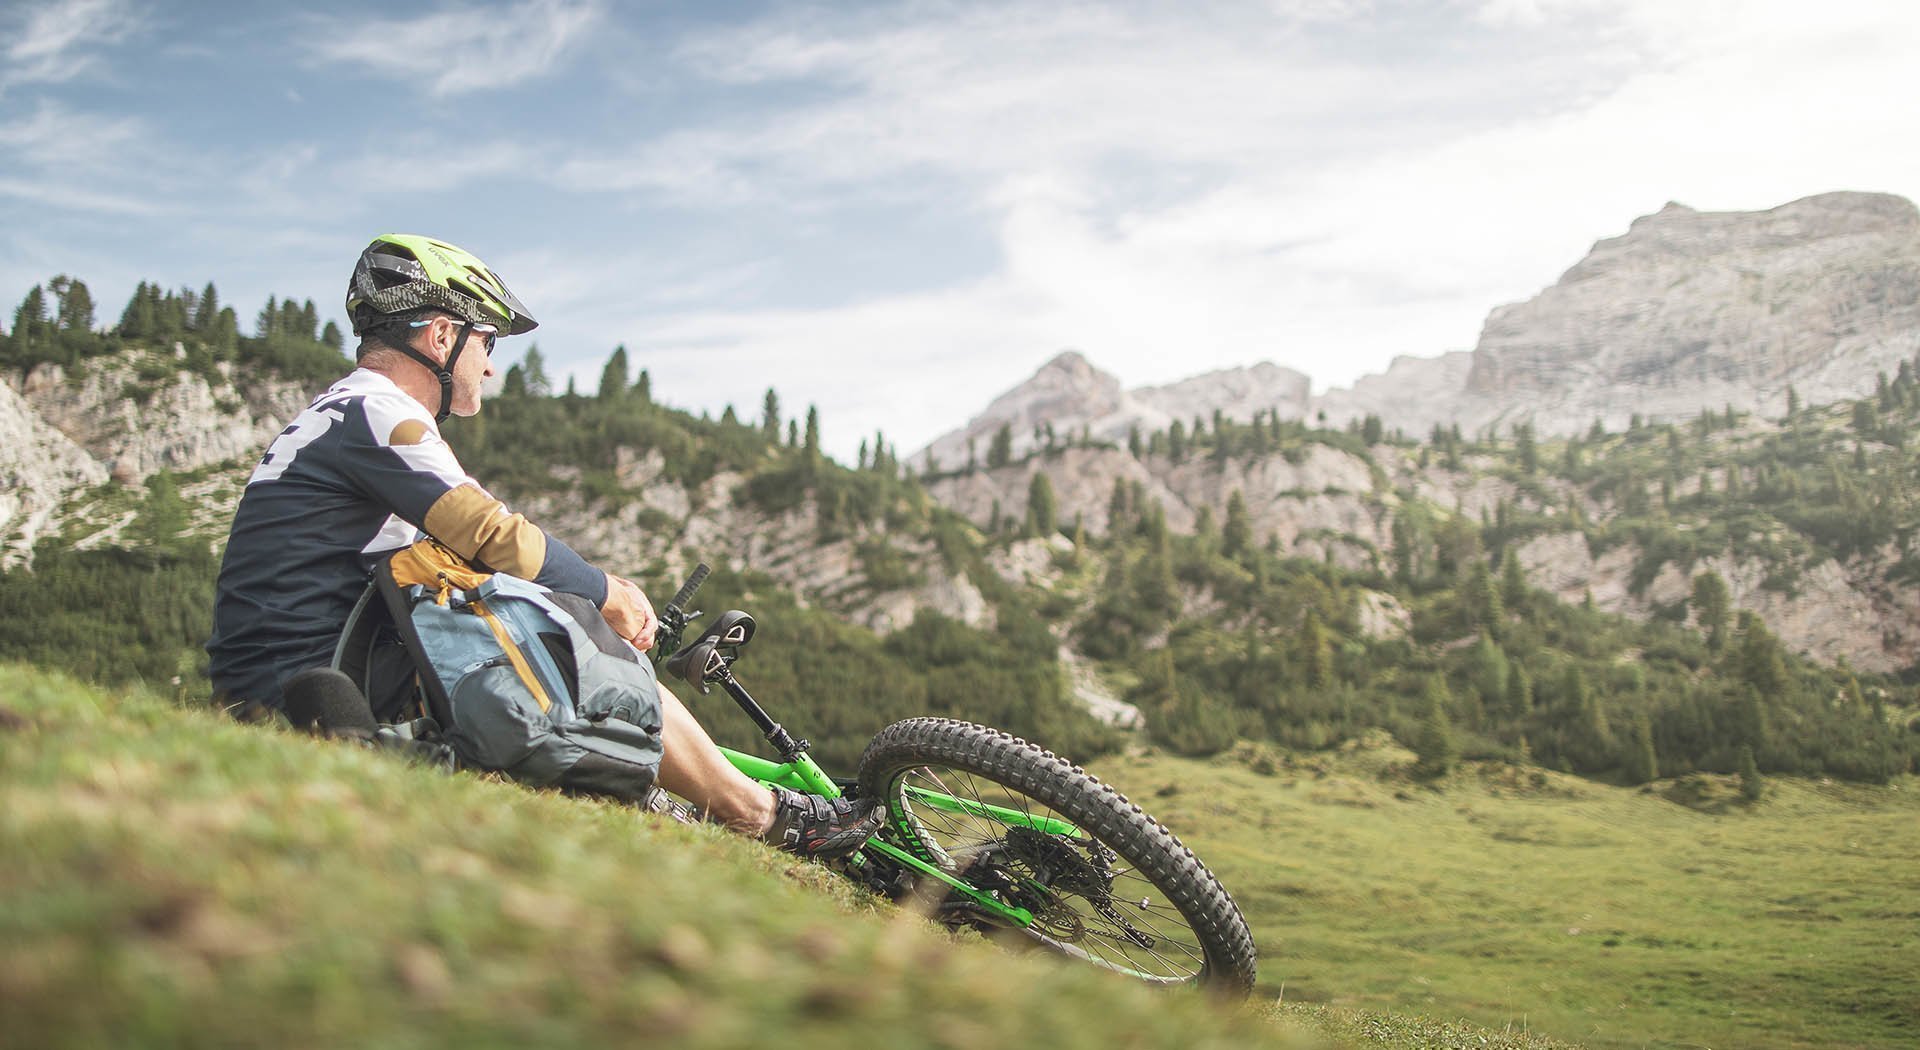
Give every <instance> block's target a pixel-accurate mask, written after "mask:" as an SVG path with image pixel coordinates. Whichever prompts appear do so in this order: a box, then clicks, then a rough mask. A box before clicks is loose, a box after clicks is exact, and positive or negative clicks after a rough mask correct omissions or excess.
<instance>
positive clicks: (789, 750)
mask: <svg viewBox="0 0 1920 1050" xmlns="http://www.w3.org/2000/svg"><path fill="white" fill-rule="evenodd" d="M707 571H708V569H707V566H706V565H705V564H704V563H703V564H701V565H700V566H699V567H697V568H696V569H695V570H694V572H693V575H692V576H690V577H688V579H687V582H686V583H685V584H683V585H681V587H680V592H679V593H678V594H676V595H674V597H673V600H672V601H670V602H668V603H667V605H666V608H665V609H664V610H663V615H662V616H661V623H662V633H661V635H660V641H661V642H662V644H663V649H662V651H663V652H672V651H674V650H675V649H676V648H677V647H678V646H679V644H680V632H681V630H682V629H683V628H685V627H686V625H687V622H688V619H689V616H690V615H698V614H689V613H687V612H685V609H686V606H687V604H688V603H689V602H690V601H692V599H693V594H694V592H695V591H696V590H697V589H699V587H700V583H701V581H702V580H705V579H706V577H707ZM752 626H753V625H752V620H751V618H750V617H747V618H745V623H744V627H745V630H744V632H743V633H742V635H741V637H739V638H738V639H735V640H733V643H732V646H731V647H730V648H725V649H722V650H721V651H720V652H719V656H720V658H719V659H718V660H717V661H716V664H717V666H713V667H708V668H703V669H701V671H700V672H698V675H699V678H698V681H697V683H696V684H698V685H699V686H700V691H701V692H703V693H704V692H706V690H707V686H708V685H719V686H721V687H722V688H723V689H725V690H726V692H727V694H728V695H730V696H732V697H733V700H734V702H735V703H737V704H739V705H740V710H741V711H742V712H744V713H745V714H746V715H747V717H748V718H750V719H752V720H753V723H754V724H755V725H756V726H758V727H759V728H760V731H761V733H762V734H763V735H765V737H766V739H767V743H769V744H771V745H773V748H774V750H775V751H777V752H779V753H780V755H781V756H783V757H784V758H785V759H786V761H784V762H775V761H772V760H770V759H765V758H761V757H760V756H758V755H750V754H747V753H746V752H744V751H735V750H733V749H731V748H725V747H723V748H721V749H720V752H721V754H722V755H724V756H726V759H727V761H728V762H729V763H731V764H732V765H733V768H735V769H738V770H739V771H740V772H742V773H745V774H746V775H747V776H749V777H752V778H753V779H754V780H757V781H759V782H760V783H762V784H767V785H777V786H779V787H783V788H787V789H789V790H792V791H799V792H804V793H806V794H810V795H823V796H825V797H827V798H839V797H840V794H841V792H840V785H839V784H838V783H836V782H835V781H834V779H833V778H832V777H830V776H828V775H827V773H826V771H825V770H823V769H821V768H820V764H819V763H817V762H815V761H814V760H813V756H811V755H809V754H807V742H806V741H804V740H797V739H795V738H794V736H793V734H791V733H789V732H787V730H786V729H785V728H784V727H782V726H781V725H780V724H779V723H777V722H775V721H774V720H773V718H772V716H770V715H768V714H767V712H766V710H765V709H764V708H762V707H761V706H760V704H759V702H758V701H756V700H754V698H753V696H752V694H750V693H748V692H747V690H746V687H745V686H743V685H741V684H740V681H739V680H738V679H736V678H734V677H733V670H732V664H733V661H734V660H735V659H738V657H739V648H738V647H739V646H740V645H744V644H746V640H747V639H748V638H751V637H752V634H753V632H752ZM703 640H704V639H703ZM720 641H721V639H718V638H714V639H712V640H711V641H708V644H717V643H719V642H720ZM689 680H690V681H691V680H693V679H692V678H690V679H689ZM906 792H907V797H908V798H909V799H911V800H912V802H913V803H914V805H916V806H924V807H926V808H927V809H929V810H940V811H943V812H948V813H960V814H965V815H969V816H975V817H980V818H983V819H987V820H993V821H997V822H999V823H1001V824H1005V825H1009V826H1014V827H1027V828H1032V829H1034V830H1036V831H1042V832H1045V833H1047V834H1052V835H1067V836H1072V837H1075V838H1078V837H1080V829H1079V828H1078V827H1075V826H1074V825H1073V824H1071V823H1069V822H1068V821H1064V820H1060V819H1058V818H1055V817H1035V816H1033V815H1031V814H1028V813H1025V812H1022V811H1020V810H1015V809H1009V808H1007V807H1004V806H995V805H990V804H988V803H985V802H982V801H980V800H977V799H964V798H959V797H956V796H954V795H949V794H946V793H944V792H939V791H930V790H927V789H925V788H920V787H910V788H907V789H906ZM900 831H901V833H902V834H903V835H906V836H909V837H911V836H914V835H916V834H917V832H915V830H914V829H913V828H911V827H903V828H901V829H900ZM869 851H871V852H873V853H876V854H881V855H883V856H885V857H887V858H889V859H891V860H892V861H893V862H895V863H897V864H899V865H901V866H902V867H905V868H908V869H911V870H912V871H915V872H918V873H919V874H920V875H922V876H924V877H926V878H930V879H937V880H939V881H940V882H943V883H945V884H946V885H947V886H948V887H950V888H951V889H952V890H953V891H954V892H955V893H958V894H959V895H961V896H963V897H965V898H966V899H967V900H969V901H971V902H972V905H973V906H974V907H975V908H977V909H978V910H979V912H980V913H981V914H982V916H983V917H985V918H987V919H989V920H991V921H994V922H999V923H1002V924H1005V925H1009V926H1022V927H1024V926H1031V925H1032V924H1033V913H1032V912H1030V911H1028V910H1027V909H1025V908H1020V907H1015V906H1013V905H1010V904H1006V903H1004V902H1002V901H999V900H997V899H995V898H994V897H993V895H992V894H989V893H985V892H982V891H981V890H979V889H977V888H975V887H973V886H969V885H967V884H966V883H965V882H963V881H962V880H960V879H959V878H957V877H955V876H954V875H952V874H949V873H948V872H946V871H944V870H942V869H941V868H940V867H939V866H937V865H935V864H932V863H930V862H928V861H925V860H922V859H921V858H919V857H917V856H915V855H914V854H913V853H911V852H909V851H907V850H904V849H901V848H900V847H898V846H896V845H894V844H893V843H891V842H888V841H886V838H885V833H884V832H883V833H881V834H878V835H875V836H874V837H873V838H871V839H868V840H867V843H866V845H864V846H862V847H861V848H860V851H859V852H857V853H855V854H854V855H853V857H852V858H850V859H849V861H848V863H849V865H850V866H852V867H855V868H859V867H861V866H863V865H865V864H867V863H870V861H869V860H868V858H867V856H866V854H867V853H868V852H869Z"/></svg>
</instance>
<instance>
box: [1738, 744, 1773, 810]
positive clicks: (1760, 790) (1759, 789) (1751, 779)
mask: <svg viewBox="0 0 1920 1050" xmlns="http://www.w3.org/2000/svg"><path fill="white" fill-rule="evenodd" d="M1739 761H1740V797H1741V798H1744V799H1746V800H1747V801H1748V802H1758V801H1760V798H1761V796H1763V795H1765V794H1766V793H1767V785H1766V782H1765V781H1763V780H1761V779H1760V763H1758V762H1756V761H1754V758H1753V748H1751V747H1749V746H1747V745H1746V744H1741V745H1740V759H1739Z"/></svg>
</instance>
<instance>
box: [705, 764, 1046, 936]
mask: <svg viewBox="0 0 1920 1050" xmlns="http://www.w3.org/2000/svg"><path fill="white" fill-rule="evenodd" d="M720 753H721V754H722V755H724V756H726V759H727V761H728V762H729V763H731V764H732V765H733V768H735V769H738V770H739V771H740V772H742V773H745V774H746V775H747V776H749V777H752V778H753V779H755V780H757V781H759V782H760V783H762V784H768V785H778V786H780V787H784V788H787V789H789V790H792V791H801V792H805V793H807V794H810V795H824V796H826V797H827V798H839V797H840V785H839V784H836V783H835V782H834V780H833V778H832V777H830V776H828V775H827V773H826V771H825V770H823V769H821V768H820V764H819V763H818V762H815V761H814V760H813V756H812V755H809V754H807V753H806V752H805V751H797V752H795V754H794V756H793V758H792V759H791V760H790V761H787V762H774V761H772V760H770V759H765V758H761V757H760V756H758V755H750V754H747V753H746V752H744V751H735V750H733V749H732V748H726V747H723V748H721V749H720ZM907 795H908V797H909V798H911V799H912V800H913V801H914V803H915V804H916V805H922V806H926V807H927V808H929V809H937V810H941V811H943V812H948V813H961V814H965V815H967V816H974V817H981V818H984V819H988V820H993V821H996V822H998V823H1001V824H1006V825H1009V826H1014V827H1027V828H1032V829H1034V830H1035V831H1041V832H1045V833H1047V834H1049V835H1068V836H1073V837H1078V836H1079V835H1080V829H1079V828H1078V827H1076V826H1074V825H1073V824H1072V823H1070V822H1068V821H1065V820H1061V819H1059V818H1058V817H1035V816H1032V815H1031V814H1028V813H1025V812H1022V811H1020V810H1017V809H1008V808H1007V807H1005V806H995V805H990V804H988V803H984V802H979V801H976V800H973V799H965V798H959V797H956V796H954V795H949V794H946V793H945V792H940V791H930V790H927V789H926V788H918V787H915V788H908V789H907ZM861 849H862V851H865V850H873V851H875V852H877V853H882V854H885V855H886V856H887V857H889V858H891V859H893V860H894V861H895V862H897V863H899V864H901V865H904V866H906V867H908V868H912V869H913V870H914V871H916V872H919V873H920V874H922V875H925V876H927V877H928V878H933V879H938V880H939V881H941V882H944V883H946V884H947V885H948V886H949V887H950V888H952V889H953V890H954V891H956V892H958V893H960V894H961V895H962V896H965V897H966V898H967V899H969V900H971V901H972V902H973V903H974V905H975V906H976V907H978V908H979V909H980V910H981V911H983V912H985V913H986V915H987V917H988V918H991V919H997V920H999V921H1001V922H1004V923H1006V924H1008V925H1012V926H1030V925H1032V924H1033V913H1032V912H1030V911H1028V910H1027V909H1025V908H1019V907H1015V906H1013V905H1009V904H1005V903H1002V902H1001V901H999V900H996V899H995V898H994V897H993V896H992V895H991V894H986V893H982V892H981V891H980V890H978V889H976V888H974V887H972V886H969V885H967V884H966V883H965V882H962V881H961V880H959V879H958V878H955V877H954V876H953V875H951V874H949V873H947V872H946V871H943V870H941V869H940V868H939V867H937V866H935V865H933V864H930V863H928V862H927V861H924V860H921V859H920V858H919V857H916V856H914V855H913V854H912V853H909V852H907V851H906V850H903V849H901V848H899V847H898V846H895V845H893V844H892V843H890V842H887V841H885V840H884V839H882V838H881V837H880V836H878V835H876V836H874V837H873V838H871V839H868V840H867V844H866V845H865V846H863V847H861Z"/></svg>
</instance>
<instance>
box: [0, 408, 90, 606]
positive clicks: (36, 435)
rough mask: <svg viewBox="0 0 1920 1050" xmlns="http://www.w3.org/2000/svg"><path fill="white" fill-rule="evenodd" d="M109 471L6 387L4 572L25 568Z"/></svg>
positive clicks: (0, 514) (0, 525) (2, 426)
mask: <svg viewBox="0 0 1920 1050" xmlns="http://www.w3.org/2000/svg"><path fill="white" fill-rule="evenodd" d="M106 480H107V468H106V467H105V466H104V465H102V464H101V463H100V461H99V460H97V459H95V458H93V457H92V456H90V455H88V454H87V450H86V449H83V448H81V447H80V446H79V445H77V444H75V443H74V442H73V440H72V439H71V438H69V437H67V436H66V435H65V434H62V433H61V432H60V431H58V430H56V429H54V428H53V427H51V426H49V425H47V423H46V421H45V420H43V419H41V418H40V416H39V415H38V414H37V413H35V412H34V411H33V408H32V406H31V405H29V404H28V403H27V401H26V399H25V398H23V397H21V396H20V395H19V394H18V393H17V392H15V391H14V389H13V387H12V386H10V385H8V384H6V383H0V571H4V570H7V569H11V568H13V567H14V566H16V565H20V564H23V563H25V562H26V561H27V560H28V559H30V558H31V557H32V554H33V545H34V544H35V543H36V542H38V541H39V540H40V538H41V537H42V536H43V535H46V534H47V533H48V532H49V531H51V530H52V529H53V528H55V527H57V524H58V520H59V516H60V512H61V510H62V508H63V507H65V506H66V505H67V503H68V501H69V500H70V499H71V498H72V497H73V495H74V494H75V493H77V492H80V491H82V490H85V489H88V488H91V487H93V486H95V485H98V484H100V483H102V482H104V481H106Z"/></svg>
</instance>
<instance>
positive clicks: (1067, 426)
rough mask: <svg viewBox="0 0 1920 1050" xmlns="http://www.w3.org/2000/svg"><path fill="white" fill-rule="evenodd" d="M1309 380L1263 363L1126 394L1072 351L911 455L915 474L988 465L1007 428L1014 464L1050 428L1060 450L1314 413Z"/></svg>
mask: <svg viewBox="0 0 1920 1050" xmlns="http://www.w3.org/2000/svg"><path fill="white" fill-rule="evenodd" d="M1308 382H1309V381H1308V379H1307V377H1306V376H1305V375H1304V374H1302V373H1300V372H1296V371H1294V370H1292V369H1290V368H1282V367H1280V366H1279V365H1275V364H1271V363H1269V362H1261V363H1259V364H1256V365H1250V366H1247V367H1243V368H1229V369H1224V370H1221V371H1218V372H1208V373H1206V374H1204V375H1198V376H1194V377H1193V378H1191V379H1184V380H1181V381H1180V382H1178V383H1172V384H1168V385H1165V386H1152V387H1140V388H1138V389H1135V390H1123V389H1122V388H1121V386H1120V380H1119V378H1118V377H1116V376H1114V375H1113V374H1111V373H1109V372H1104V371H1101V370H1100V369H1098V368H1096V367H1094V366H1093V364H1092V362H1090V361H1088V360H1087V359H1086V357H1085V356H1083V355H1082V354H1080V353H1078V352H1076V351H1072V350H1069V351H1067V352H1065V353H1062V354H1060V355H1059V356H1057V357H1055V358H1054V359H1053V360H1051V361H1048V362H1047V363H1046V364H1045V365H1042V366H1041V368H1040V370H1039V371H1037V372H1035V373H1034V374H1033V375H1032V376H1031V377H1030V378H1028V379H1027V380H1026V381H1025V382H1023V383H1021V384H1019V385H1018V386H1015V387H1014V388H1012V389H1011V390H1008V391H1007V392H1006V393H1004V394H1001V395H1000V396H999V397H997V398H995V399H994V400H993V402H992V403H991V404H989V405H988V406H987V407H986V409H985V410H984V411H982V412H981V413H980V414H979V415H977V416H975V417H973V418H972V419H971V420H969V421H968V422H967V425H966V426H964V427H961V428H960V429H958V430H955V431H951V432H949V433H947V434H943V435H941V436H940V437H938V438H936V439H934V441H933V442H932V443H931V444H929V445H928V446H927V447H926V448H923V449H921V450H920V451H919V452H916V453H914V454H913V455H912V456H911V457H909V460H908V461H909V462H910V463H911V464H912V465H913V466H914V467H915V468H916V469H925V468H927V467H928V465H929V464H931V465H932V466H934V467H936V468H945V469H948V470H951V469H953V468H955V467H961V466H965V465H966V464H967V463H968V461H969V452H970V451H971V455H972V460H973V461H974V462H976V463H984V462H986V457H987V452H988V449H989V448H990V447H991V443H992V441H993V436H994V433H995V432H996V431H998V430H999V429H1000V428H1001V427H1002V426H1005V427H1007V428H1008V430H1009V432H1010V436H1011V438H1012V451H1013V455H1014V457H1015V458H1019V457H1022V456H1024V455H1025V454H1026V453H1028V452H1030V451H1032V450H1034V449H1035V448H1038V447H1040V445H1041V444H1043V442H1042V441H1039V440H1036V438H1035V436H1034V434H1035V431H1036V430H1039V429H1041V428H1043V427H1051V428H1052V429H1053V433H1054V435H1055V439H1056V441H1057V443H1059V444H1069V443H1071V442H1072V441H1073V439H1075V438H1078V437H1080V436H1082V435H1085V436H1088V437H1091V438H1092V439H1093V440H1094V441H1097V442H1112V443H1118V444H1125V443H1126V441H1127V435H1128V433H1129V431H1131V430H1133V429H1135V428H1138V429H1139V431H1140V432H1141V433H1142V434H1149V433H1152V432H1153V431H1156V430H1165V429H1166V428H1167V427H1169V426H1171V425H1172V424H1173V422H1174V421H1175V420H1180V421H1181V422H1183V423H1189V422H1191V421H1192V420H1194V419H1195V418H1199V419H1210V418H1211V417H1212V415H1213V413H1214V412H1215V411H1218V412H1220V413H1221V414H1222V415H1224V416H1226V417H1228V418H1231V419H1236V420H1241V421H1245V420H1248V419H1251V418H1253V415H1254V413H1256V412H1265V411H1278V412H1280V414H1281V415H1282V416H1283V417H1285V418H1298V417H1299V416H1301V415H1303V414H1305V412H1306V410H1307V404H1308V398H1307V387H1308Z"/></svg>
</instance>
